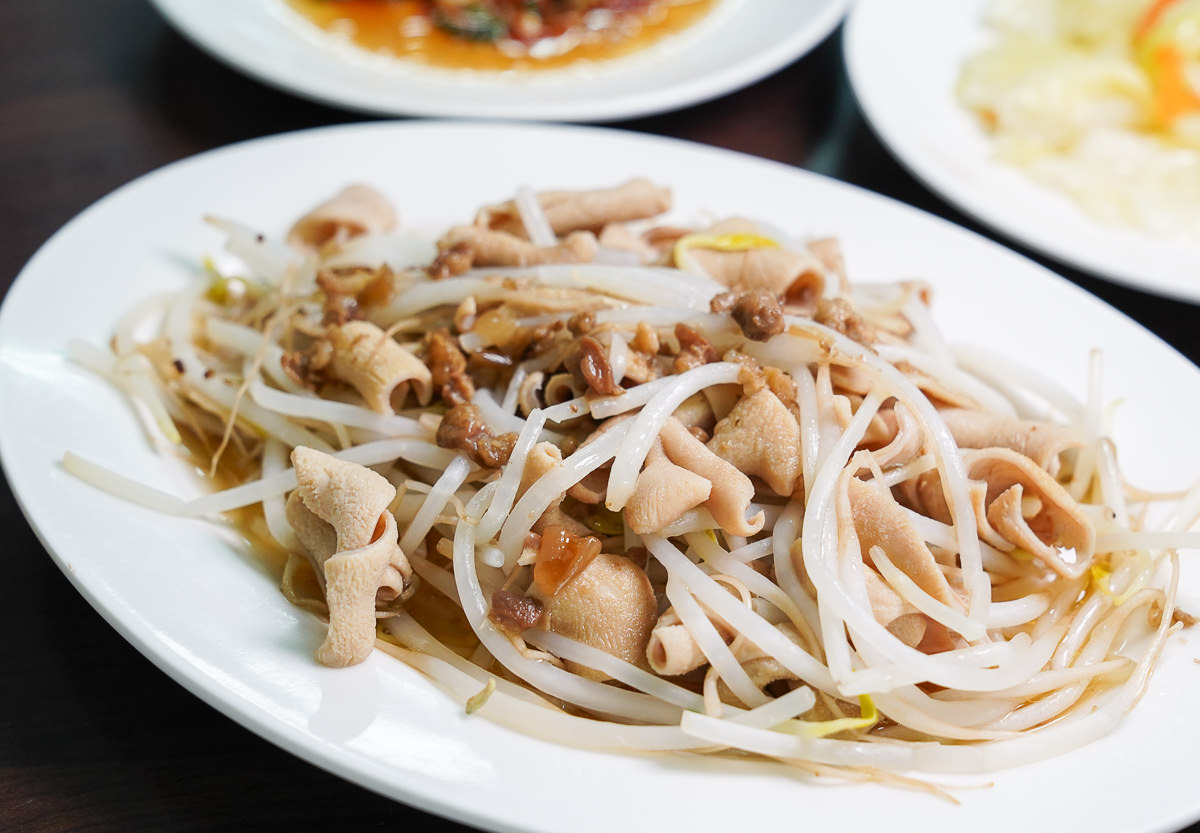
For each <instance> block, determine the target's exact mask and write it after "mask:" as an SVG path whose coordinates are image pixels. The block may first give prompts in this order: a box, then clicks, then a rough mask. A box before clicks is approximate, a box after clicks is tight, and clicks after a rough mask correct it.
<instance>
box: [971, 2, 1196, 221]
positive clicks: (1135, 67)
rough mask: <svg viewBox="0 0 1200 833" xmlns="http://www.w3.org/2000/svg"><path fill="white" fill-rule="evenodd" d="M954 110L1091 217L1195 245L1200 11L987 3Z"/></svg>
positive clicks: (1160, 5)
mask: <svg viewBox="0 0 1200 833" xmlns="http://www.w3.org/2000/svg"><path fill="white" fill-rule="evenodd" d="M987 22H988V24H989V27H990V29H991V30H992V32H993V33H994V35H995V37H994V40H993V42H992V43H991V44H990V45H989V46H988V47H987V48H986V49H984V50H983V51H981V52H980V53H979V54H977V55H974V56H972V57H971V58H970V59H969V60H968V61H967V63H966V65H965V66H964V67H963V71H962V74H961V76H960V78H959V82H958V98H959V100H960V101H961V102H962V103H963V104H964V105H965V106H966V107H968V108H970V109H971V110H972V111H974V112H975V113H977V114H978V116H979V117H980V119H981V122H982V124H983V125H984V126H985V127H986V129H987V130H988V131H989V132H990V133H991V135H992V137H993V138H994V141H995V151H996V155H997V157H998V158H999V159H1002V160H1004V161H1006V162H1010V163H1013V164H1015V165H1018V166H1020V167H1021V168H1023V169H1025V170H1026V171H1028V172H1029V173H1030V174H1031V175H1032V176H1033V177H1034V178H1036V179H1037V180H1039V181H1041V182H1044V183H1047V184H1049V185H1051V186H1053V187H1055V188H1058V189H1061V190H1063V191H1065V192H1067V193H1068V194H1070V195H1071V196H1073V197H1074V198H1075V199H1076V200H1077V201H1078V203H1079V204H1080V205H1081V206H1082V207H1083V208H1085V209H1086V210H1087V211H1088V212H1089V213H1090V214H1092V215H1093V216H1095V217H1098V218H1100V219H1101V220H1103V221H1106V222H1109V223H1114V224H1119V225H1125V226H1129V227H1133V228H1137V229H1141V230H1143V231H1146V232H1149V233H1152V234H1154V235H1158V236H1161V237H1164V238H1168V239H1176V240H1180V241H1185V242H1190V243H1198V242H1200V1H1198V0H993V2H991V3H990V5H989V6H988V18H987Z"/></svg>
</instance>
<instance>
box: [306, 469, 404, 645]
mask: <svg viewBox="0 0 1200 833" xmlns="http://www.w3.org/2000/svg"><path fill="white" fill-rule="evenodd" d="M292 465H293V466H294V468H295V471H296V479H297V481H298V484H299V485H298V487H297V488H296V490H295V491H294V492H292V494H291V495H289V496H288V500H287V505H286V514H287V519H288V522H289V523H290V524H291V525H292V528H293V530H294V531H295V533H296V538H297V540H298V541H299V542H300V543H301V545H302V546H303V547H304V549H305V552H306V554H307V556H308V558H309V560H310V562H311V564H312V565H313V568H314V572H315V573H316V574H317V577H318V580H319V581H320V583H321V586H322V588H323V590H324V593H325V601H326V603H327V605H328V607H329V630H328V631H327V633H326V636H325V640H324V641H323V642H322V644H321V646H320V647H319V648H318V649H317V652H316V657H317V660H318V662H320V663H322V664H323V665H330V666H335V667H340V666H346V665H354V664H356V663H359V662H362V661H363V660H364V659H366V657H367V656H368V655H369V654H370V653H371V650H372V648H373V647H374V644H375V619H376V617H377V609H378V608H379V607H380V606H385V605H387V604H389V603H393V602H394V601H395V600H397V599H403V598H406V597H407V596H408V595H409V594H410V593H411V592H412V589H413V582H412V568H411V566H410V565H409V563H408V559H407V558H406V557H405V555H404V552H403V551H402V550H401V549H400V545H399V543H398V538H399V531H398V529H397V527H396V519H395V516H393V515H392V513H391V512H390V511H389V510H388V506H389V505H390V503H391V501H392V500H393V499H394V498H395V495H396V489H395V487H394V486H392V484H391V483H389V482H388V481H387V479H386V478H384V477H382V476H380V475H378V474H376V473H375V472H373V471H371V470H370V469H368V468H366V467H365V466H359V465H357V464H354V463H347V462H344V461H342V460H338V459H337V458H336V457H332V456H330V455H328V454H325V453H323V452H320V451H315V450H313V449H310V448H304V447H299V448H296V449H295V450H294V451H293V452H292Z"/></svg>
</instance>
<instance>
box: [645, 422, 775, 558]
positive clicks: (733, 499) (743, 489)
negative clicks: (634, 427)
mask: <svg viewBox="0 0 1200 833" xmlns="http://www.w3.org/2000/svg"><path fill="white" fill-rule="evenodd" d="M658 436H659V439H661V440H662V444H663V450H664V451H665V452H666V454H667V457H668V458H670V460H671V462H672V463H675V464H676V465H677V466H681V467H682V468H685V469H687V470H688V471H690V472H693V473H694V474H698V475H700V476H701V477H703V478H705V479H706V480H708V481H709V482H710V483H712V485H713V488H712V492H711V493H710V494H709V497H708V500H706V501H705V502H704V506H705V508H707V509H708V511H709V514H711V515H712V516H713V520H715V521H716V522H717V524H718V525H719V526H720V527H721V528H722V529H723V530H725V531H726V532H729V533H731V534H733V535H753V534H755V533H756V532H758V531H760V530H761V529H762V528H763V524H764V523H765V522H766V516H765V515H764V513H763V512H762V511H761V510H759V511H758V512H757V513H755V515H754V516H753V517H750V518H747V517H746V516H747V515H748V514H749V510H750V503H751V501H753V500H754V484H753V483H752V482H751V480H750V478H749V477H747V476H746V475H745V474H744V473H743V472H741V471H739V470H738V468H737V467H736V466H734V465H733V464H732V463H730V462H729V461H727V460H724V459H722V458H721V457H720V456H718V455H717V454H716V453H715V452H713V451H712V450H711V449H709V448H708V447H707V446H706V445H705V444H704V443H702V442H700V440H698V439H697V438H696V436H695V435H694V434H692V432H691V431H689V430H688V429H687V428H685V427H684V425H683V423H681V422H680V421H679V420H677V419H675V418H674V417H671V418H670V419H668V420H667V421H666V423H664V424H663V428H662V430H661V431H660V432H659V435H658Z"/></svg>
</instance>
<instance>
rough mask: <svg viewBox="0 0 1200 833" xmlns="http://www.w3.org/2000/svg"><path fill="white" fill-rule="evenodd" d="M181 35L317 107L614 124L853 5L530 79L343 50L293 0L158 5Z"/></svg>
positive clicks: (193, 0)
mask: <svg viewBox="0 0 1200 833" xmlns="http://www.w3.org/2000/svg"><path fill="white" fill-rule="evenodd" d="M152 2H153V4H154V5H155V6H156V7H157V8H158V10H159V11H160V12H161V13H162V15H163V16H164V17H165V18H166V19H167V20H168V21H170V22H171V23H172V24H173V25H174V26H175V28H177V29H178V30H179V31H180V32H182V33H183V34H184V35H185V36H186V37H188V38H189V39H190V40H192V41H193V42H194V43H196V44H197V45H198V46H200V47H201V48H203V49H205V50H206V51H208V52H209V53H211V54H212V55H214V56H216V57H217V58H220V59H221V60H223V61H224V62H225V63H227V64H229V65H231V66H233V67H234V68H236V69H239V70H241V71H243V72H245V73H247V74H248V75H251V76H253V77H254V78H257V79H259V80H261V81H264V82H266V83H269V84H272V85H274V86H276V87H279V88H282V89H284V90H288V91H290V92H293V93H297V94H299V95H303V96H306V97H308V98H312V99H315V100H317V101H320V102H323V103H326V104H333V105H335V106H340V107H345V108H348V109H351V110H358V111H362V112H367V113H375V114H381V115H394V116H400V115H407V116H439V117H454V118H487V119H529V120H550V121H609V120H616V119H627V118H633V117H636V116H643V115H648V114H651V113H657V112H662V111H667V110H675V109H679V108H682V107H686V106H688V105H691V104H696V103H698V102H701V101H706V100H708V99H711V98H716V97H717V96H720V95H724V94H725V93H729V92H732V91H734V90H737V89H740V88H741V87H744V86H747V85H749V84H751V83H753V82H755V81H757V80H759V79H761V78H764V77H766V76H768V75H770V74H772V73H774V72H776V71H777V70H780V69H782V68H783V67H785V66H787V65H788V64H790V63H791V62H792V61H794V60H796V59H797V58H799V57H801V56H802V55H804V54H805V53H806V52H808V51H809V50H810V49H812V48H813V47H814V46H816V45H817V44H818V43H820V42H821V41H822V40H823V39H824V38H825V36H826V35H828V34H829V32H830V31H832V30H833V28H834V27H835V26H836V25H837V24H838V23H839V22H840V21H841V19H842V16H843V14H844V13H845V10H846V7H847V6H848V5H849V0H721V2H719V3H718V4H717V5H716V7H715V8H714V9H713V10H712V11H711V12H710V13H709V15H708V16H707V17H705V18H704V19H701V20H700V21H698V22H697V23H696V24H695V25H694V26H692V27H689V28H688V29H685V30H683V31H681V32H679V33H677V34H675V35H673V36H671V37H669V38H667V39H665V40H663V41H661V42H660V43H657V44H654V45H652V46H651V47H649V48H648V49H645V50H641V51H639V52H637V53H634V54H632V55H629V56H627V57H623V58H619V59H615V60H613V61H606V62H603V63H599V64H596V65H594V66H592V67H591V68H589V69H573V68H565V69H562V70H552V71H534V72H528V73H494V72H474V71H453V70H439V69H436V68H430V67H423V66H419V65H416V64H412V63H405V62H403V61H399V60H394V59H389V58H385V57H382V56H378V55H374V54H371V53H369V52H366V51H364V50H361V49H357V48H355V47H352V46H348V45H346V44H344V43H339V42H338V41H337V40H335V39H334V38H333V37H331V36H330V35H328V34H327V33H325V32H323V31H321V30H320V29H319V28H317V27H316V26H314V25H313V24H312V23H310V22H308V21H307V20H305V19H304V18H303V17H302V16H301V15H300V14H299V13H297V12H296V11H295V10H293V9H291V8H290V7H289V6H287V5H286V4H285V3H284V2H283V0H152Z"/></svg>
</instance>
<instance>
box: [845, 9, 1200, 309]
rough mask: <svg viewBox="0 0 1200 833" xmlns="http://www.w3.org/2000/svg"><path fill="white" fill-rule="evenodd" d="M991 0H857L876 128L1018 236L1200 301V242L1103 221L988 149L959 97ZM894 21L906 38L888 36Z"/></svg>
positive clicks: (941, 185) (1096, 269) (855, 32)
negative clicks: (960, 79) (957, 88)
mask: <svg viewBox="0 0 1200 833" xmlns="http://www.w3.org/2000/svg"><path fill="white" fill-rule="evenodd" d="M986 2H987V0H913V2H907V3H894V2H891V1H890V0H859V2H857V3H856V4H855V6H854V8H853V9H852V11H851V13H850V15H849V17H848V18H847V21H846V25H845V27H844V53H845V60H846V66H847V68H848V71H849V75H850V81H851V84H852V86H853V88H854V91H855V94H856V95H857V97H858V100H859V102H860V103H861V105H862V108H863V111H864V112H865V113H866V116H867V119H868V120H869V122H870V123H871V126H872V127H873V128H874V129H875V131H876V132H877V133H878V134H879V136H880V137H881V138H882V139H883V141H884V142H885V143H886V144H887V145H888V146H889V147H890V148H891V150H892V152H893V153H895V155H896V156H897V157H898V158H899V159H900V160H901V162H902V163H903V164H904V165H906V166H907V167H908V168H909V169H910V170H911V171H912V172H913V173H914V174H915V175H916V176H918V177H920V178H921V179H923V180H924V181H925V182H926V183H928V184H929V185H930V186H931V187H932V188H933V189H935V190H936V191H938V192H939V193H940V194H942V196H944V197H945V198H946V199H947V200H949V201H951V202H953V203H954V204H955V205H957V206H958V207H959V208H961V209H963V210H964V211H966V212H967V213H969V214H971V215H973V216H974V217H976V218H977V219H979V220H981V221H982V222H984V223H986V224H987V225H989V226H990V227H992V228H993V229H995V230H997V231H999V232H1001V233H1002V234H1004V235H1006V236H1008V237H1010V238H1011V239H1013V240H1015V241H1017V242H1019V243H1022V244H1024V245H1026V246H1029V247H1031V248H1032V249H1035V250H1037V251H1039V252H1041V253H1043V254H1046V255H1049V256H1051V257H1053V258H1055V259H1057V260H1059V261H1060V262H1062V263H1066V264H1069V265H1072V266H1075V267H1077V268H1079V269H1082V270H1084V271H1086V272H1090V273H1092V274H1094V275H1097V276H1099V277H1101V278H1105V279H1107V280H1110V281H1113V282H1115V283H1120V284H1123V285H1126V286H1130V287H1133V288H1134V289H1140V290H1143V291H1148V292H1153V293H1156V294H1160V295H1165V296H1168V297H1172V298H1177V299H1181V300H1186V301H1191V302H1193V303H1196V302H1200V246H1192V245H1186V244H1183V243H1172V242H1167V241H1164V240H1161V239H1157V238H1154V237H1152V236H1150V235H1148V234H1145V233H1141V232H1138V231H1135V230H1130V229H1123V228H1117V227H1113V226H1109V225H1105V224H1103V223H1101V222H1099V221H1097V220H1095V219H1093V218H1092V217H1090V216H1089V215H1088V214H1087V213H1086V212H1084V211H1083V210H1082V209H1081V208H1079V206H1078V205H1076V204H1075V203H1074V202H1073V201H1072V200H1071V199H1070V198H1068V197H1067V196H1065V195H1063V194H1060V193H1058V192H1057V191H1054V190H1052V189H1050V188H1048V187H1046V186H1043V185H1040V184H1038V183H1036V182H1034V181H1033V180H1032V179H1030V178H1029V177H1027V176H1026V175H1025V174H1024V173H1023V172H1022V171H1020V170H1018V169H1016V168H1014V167H1011V166H1007V165H1003V164H1000V163H997V162H995V161H994V160H993V159H992V158H991V151H990V145H989V142H988V139H987V137H986V135H985V134H984V133H983V131H982V130H981V128H980V127H979V125H978V124H977V122H976V120H975V119H974V118H973V117H972V116H971V114H970V113H968V112H967V111H965V110H964V109H963V108H961V107H959V106H958V104H957V102H956V101H955V99H954V83H955V79H956V78H957V75H958V71H959V67H960V66H961V65H962V62H963V60H964V59H965V58H966V57H967V56H969V55H970V54H972V53H974V52H975V51H977V50H978V49H979V48H981V47H982V46H983V45H984V44H986V43H987V40H988V35H987V32H986V30H985V29H984V27H983V25H982V22H981V21H982V13H983V9H984V7H985V5H986ZM897 26H901V27H903V28H902V31H904V33H905V36H904V37H903V38H897V37H891V34H892V33H894V32H896V31H898V30H897V29H896V27H897ZM897 67H903V71H898V70H897Z"/></svg>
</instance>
